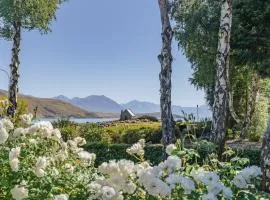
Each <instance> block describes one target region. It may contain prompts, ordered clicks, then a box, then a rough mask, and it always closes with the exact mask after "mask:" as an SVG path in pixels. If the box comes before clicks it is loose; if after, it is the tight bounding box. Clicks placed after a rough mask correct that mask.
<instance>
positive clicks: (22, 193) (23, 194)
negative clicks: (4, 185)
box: [10, 185, 28, 200]
mask: <svg viewBox="0 0 270 200" xmlns="http://www.w3.org/2000/svg"><path fill="white" fill-rule="evenodd" d="M10 193H11V195H12V197H13V199H15V200H23V199H26V198H27V197H28V189H27V188H26V186H25V185H15V187H14V188H12V189H11V191H10Z"/></svg>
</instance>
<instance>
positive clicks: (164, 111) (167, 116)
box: [158, 0, 174, 145]
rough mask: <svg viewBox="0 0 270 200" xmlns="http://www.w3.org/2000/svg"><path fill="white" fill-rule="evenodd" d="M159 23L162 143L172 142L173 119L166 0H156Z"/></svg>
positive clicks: (170, 37)
mask: <svg viewBox="0 0 270 200" xmlns="http://www.w3.org/2000/svg"><path fill="white" fill-rule="evenodd" d="M158 3H159V8H160V15H161V24H162V34H161V36H162V50H161V54H160V55H159V56H158V59H159V61H160V65H161V72H160V75H159V78H160V95H161V96H160V107H161V121H162V139H163V143H164V145H168V144H171V143H173V142H174V121H173V116H172V109H171V87H172V83H171V76H172V60H173V59H172V53H171V44H172V38H173V31H172V28H171V24H170V19H169V9H170V8H169V7H170V6H169V2H168V0H158Z"/></svg>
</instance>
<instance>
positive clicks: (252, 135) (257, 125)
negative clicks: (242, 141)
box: [248, 96, 269, 142]
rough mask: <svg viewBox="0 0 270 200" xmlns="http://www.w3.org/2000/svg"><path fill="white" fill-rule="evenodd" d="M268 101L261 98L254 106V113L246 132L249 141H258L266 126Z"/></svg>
mask: <svg viewBox="0 0 270 200" xmlns="http://www.w3.org/2000/svg"><path fill="white" fill-rule="evenodd" d="M268 104H269V100H268V99H266V98H265V97H263V96H261V97H260V101H259V102H258V103H257V104H256V107H255V112H254V114H253V118H252V124H251V126H250V128H249V130H248V139H249V140H250V141H255V142H257V141H259V140H260V139H261V138H262V136H263V134H264V132H265V130H266V126H267V119H268V107H269V105H268Z"/></svg>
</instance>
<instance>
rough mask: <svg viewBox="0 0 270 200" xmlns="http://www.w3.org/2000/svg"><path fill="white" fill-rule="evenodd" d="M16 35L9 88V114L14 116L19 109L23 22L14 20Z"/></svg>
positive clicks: (14, 37)
mask: <svg viewBox="0 0 270 200" xmlns="http://www.w3.org/2000/svg"><path fill="white" fill-rule="evenodd" d="M13 28H14V36H13V47H12V58H11V64H10V80H9V90H8V100H9V107H8V110H7V115H8V116H9V117H14V116H15V113H16V109H17V97H18V90H19V89H18V81H19V66H20V60H19V53H20V43H21V23H20V22H16V21H15V22H13Z"/></svg>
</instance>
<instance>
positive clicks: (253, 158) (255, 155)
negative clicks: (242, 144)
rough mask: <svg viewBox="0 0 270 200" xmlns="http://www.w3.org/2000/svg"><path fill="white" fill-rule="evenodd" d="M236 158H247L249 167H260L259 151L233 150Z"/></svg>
mask: <svg viewBox="0 0 270 200" xmlns="http://www.w3.org/2000/svg"><path fill="white" fill-rule="evenodd" d="M233 150H234V151H235V152H236V155H238V157H242V158H248V159H249V162H250V164H251V165H257V166H260V165H261V150H260V149H255V148H254V149H251V148H234V149H233Z"/></svg>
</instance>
